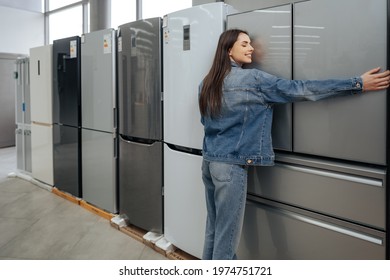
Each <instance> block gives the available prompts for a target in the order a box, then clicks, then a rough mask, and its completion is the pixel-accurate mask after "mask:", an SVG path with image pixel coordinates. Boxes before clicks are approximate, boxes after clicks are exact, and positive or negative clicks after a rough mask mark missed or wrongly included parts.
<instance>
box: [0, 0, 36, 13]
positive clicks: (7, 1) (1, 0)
mask: <svg viewBox="0 0 390 280" xmlns="http://www.w3.org/2000/svg"><path fill="white" fill-rule="evenodd" d="M0 6H4V7H10V8H16V9H21V10H28V11H35V12H42V11H43V2H42V0H0Z"/></svg>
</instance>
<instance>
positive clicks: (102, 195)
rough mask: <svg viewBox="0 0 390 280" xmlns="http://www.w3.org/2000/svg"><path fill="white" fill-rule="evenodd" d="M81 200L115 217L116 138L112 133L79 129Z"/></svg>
mask: <svg viewBox="0 0 390 280" xmlns="http://www.w3.org/2000/svg"><path fill="white" fill-rule="evenodd" d="M81 139H82V142H81V143H82V149H81V150H82V171H83V176H82V182H83V184H82V185H83V199H85V200H86V201H87V202H89V203H91V204H93V205H95V206H97V207H99V208H101V209H104V210H107V211H108V212H110V213H117V187H116V138H115V137H114V135H113V134H112V133H107V132H100V131H94V130H89V129H82V138H81Z"/></svg>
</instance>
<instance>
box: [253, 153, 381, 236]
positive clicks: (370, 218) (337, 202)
mask: <svg viewBox="0 0 390 280" xmlns="http://www.w3.org/2000/svg"><path fill="white" fill-rule="evenodd" d="M277 158H278V161H277V163H276V165H275V166H273V167H256V168H253V169H250V171H249V179H248V192H249V193H251V194H254V195H257V196H261V197H264V198H269V199H272V200H276V201H280V202H284V203H288V204H290V205H295V206H298V207H302V208H307V209H310V210H313V211H316V212H320V213H324V214H327V215H331V216H334V217H338V218H341V219H345V220H348V221H353V222H356V223H359V224H363V225H369V226H372V227H375V228H379V229H384V228H385V226H386V222H385V221H386V179H385V178H386V171H385V170H384V169H376V168H375V169H374V168H368V167H362V166H357V165H346V164H343V163H337V162H331V161H320V160H312V159H310V158H308V157H298V156H289V157H287V156H286V157H282V156H278V157H277Z"/></svg>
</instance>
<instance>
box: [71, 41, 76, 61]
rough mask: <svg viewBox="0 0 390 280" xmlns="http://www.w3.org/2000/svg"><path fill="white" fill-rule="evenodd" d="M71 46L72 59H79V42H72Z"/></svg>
mask: <svg viewBox="0 0 390 280" xmlns="http://www.w3.org/2000/svg"><path fill="white" fill-rule="evenodd" d="M69 44H70V50H69V53H70V58H75V57H77V41H76V40H72V41H70V43H69Z"/></svg>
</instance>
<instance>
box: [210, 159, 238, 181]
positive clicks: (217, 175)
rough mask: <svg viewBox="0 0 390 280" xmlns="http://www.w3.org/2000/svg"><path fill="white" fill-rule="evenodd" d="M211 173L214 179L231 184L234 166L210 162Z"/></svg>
mask: <svg viewBox="0 0 390 280" xmlns="http://www.w3.org/2000/svg"><path fill="white" fill-rule="evenodd" d="M210 173H211V176H212V177H213V178H214V179H216V180H218V181H220V182H229V181H231V180H232V177H233V175H232V173H233V164H229V163H224V162H210Z"/></svg>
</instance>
